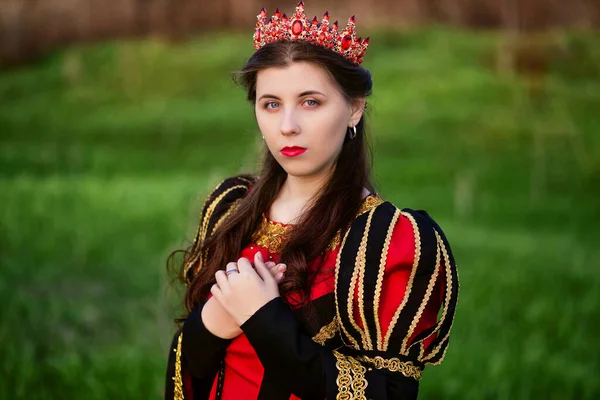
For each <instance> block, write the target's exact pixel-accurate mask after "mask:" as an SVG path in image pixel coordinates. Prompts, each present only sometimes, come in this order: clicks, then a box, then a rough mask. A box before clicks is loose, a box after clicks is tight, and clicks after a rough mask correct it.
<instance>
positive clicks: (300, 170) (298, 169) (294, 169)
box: [280, 163, 324, 177]
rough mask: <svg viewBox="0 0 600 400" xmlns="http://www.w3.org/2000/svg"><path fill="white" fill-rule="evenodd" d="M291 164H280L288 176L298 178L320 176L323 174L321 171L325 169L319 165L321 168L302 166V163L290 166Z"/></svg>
mask: <svg viewBox="0 0 600 400" xmlns="http://www.w3.org/2000/svg"><path fill="white" fill-rule="evenodd" d="M289 164H291V163H288V165H285V164H280V165H281V167H282V168H283V169H284V170H285V172H286V173H287V174H288V175H291V176H297V177H305V176H313V175H318V174H319V173H321V171H322V170H323V167H324V166H322V165H319V166H314V165H306V164H305V165H302V164H300V163H298V164H299V165H289Z"/></svg>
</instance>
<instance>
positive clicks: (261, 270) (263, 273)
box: [256, 256, 274, 282]
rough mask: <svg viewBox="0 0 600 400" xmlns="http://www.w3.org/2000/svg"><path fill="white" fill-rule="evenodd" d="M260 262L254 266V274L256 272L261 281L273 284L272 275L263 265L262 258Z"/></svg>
mask: <svg viewBox="0 0 600 400" xmlns="http://www.w3.org/2000/svg"><path fill="white" fill-rule="evenodd" d="M260 261H261V262H259V263H257V264H256V272H258V275H260V277H261V278H262V279H263V281H265V282H273V281H274V278H273V275H271V272H270V271H269V269H268V268H267V266H266V265H265V263H264V262H262V256H261V260H260Z"/></svg>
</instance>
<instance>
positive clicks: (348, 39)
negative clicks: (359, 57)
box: [342, 35, 352, 50]
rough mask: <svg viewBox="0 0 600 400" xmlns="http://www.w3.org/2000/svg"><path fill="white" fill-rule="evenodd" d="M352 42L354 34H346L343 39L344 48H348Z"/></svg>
mask: <svg viewBox="0 0 600 400" xmlns="http://www.w3.org/2000/svg"><path fill="white" fill-rule="evenodd" d="M351 44H352V36H350V35H346V36H344V38H343V39H342V50H348V49H349V48H350V45H351Z"/></svg>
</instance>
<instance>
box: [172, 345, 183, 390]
mask: <svg viewBox="0 0 600 400" xmlns="http://www.w3.org/2000/svg"><path fill="white" fill-rule="evenodd" d="M182 338H183V333H180V334H179V338H178V339H177V348H176V349H174V350H173V351H174V352H175V376H174V377H173V381H174V382H175V389H174V390H173V399H174V400H184V398H183V379H182V378H181V339H182Z"/></svg>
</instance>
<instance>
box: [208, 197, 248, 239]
mask: <svg viewBox="0 0 600 400" xmlns="http://www.w3.org/2000/svg"><path fill="white" fill-rule="evenodd" d="M246 188H247V186H244V185H235V186H232V187H230V188H229V189H227V190H225V191H224V192H223V193H221V194H220V195H219V196H218V197H217V198H216V199H215V200H214V201H213V202H212V203H210V205H209V206H208V208H207V210H206V215H205V216H204V220H203V221H202V232H201V234H200V239H201V240H204V239H206V234H207V233H208V224H209V223H210V218H211V217H212V215H213V213H214V212H215V208H217V205H218V204H219V203H220V202H221V200H223V198H224V197H225V196H227V195H228V194H229V193H231V192H233V191H234V190H236V189H246Z"/></svg>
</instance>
